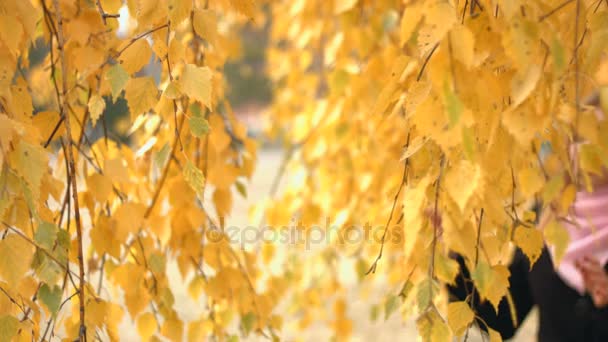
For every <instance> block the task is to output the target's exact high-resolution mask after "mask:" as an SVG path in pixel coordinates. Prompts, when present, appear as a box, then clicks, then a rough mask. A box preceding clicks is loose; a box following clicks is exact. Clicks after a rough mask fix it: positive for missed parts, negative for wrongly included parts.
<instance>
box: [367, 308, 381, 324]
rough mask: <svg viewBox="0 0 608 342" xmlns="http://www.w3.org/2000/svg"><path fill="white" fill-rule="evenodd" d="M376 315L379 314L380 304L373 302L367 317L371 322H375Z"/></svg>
mask: <svg viewBox="0 0 608 342" xmlns="http://www.w3.org/2000/svg"><path fill="white" fill-rule="evenodd" d="M378 316H380V305H378V304H374V305H372V307H371V309H370V311H369V319H370V320H371V321H372V322H375V321H376V320H378Z"/></svg>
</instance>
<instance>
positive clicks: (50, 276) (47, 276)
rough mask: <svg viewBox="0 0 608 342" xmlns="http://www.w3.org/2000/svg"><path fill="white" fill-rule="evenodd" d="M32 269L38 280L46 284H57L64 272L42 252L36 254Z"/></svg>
mask: <svg viewBox="0 0 608 342" xmlns="http://www.w3.org/2000/svg"><path fill="white" fill-rule="evenodd" d="M32 267H33V268H34V269H35V270H36V275H37V276H38V278H40V280H41V281H43V282H45V283H46V284H57V281H59V279H60V277H61V275H62V271H63V269H62V268H61V266H59V265H58V264H57V263H56V262H55V261H54V260H53V259H51V258H49V256H48V255H46V254H45V253H44V252H41V251H37V252H36V254H35V258H34V263H33V265H32Z"/></svg>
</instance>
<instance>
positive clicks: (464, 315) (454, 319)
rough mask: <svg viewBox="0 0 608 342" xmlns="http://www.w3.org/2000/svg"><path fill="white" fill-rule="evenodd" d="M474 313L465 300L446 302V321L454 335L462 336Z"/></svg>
mask: <svg viewBox="0 0 608 342" xmlns="http://www.w3.org/2000/svg"><path fill="white" fill-rule="evenodd" d="M473 318H475V314H474V313H473V310H471V308H470V307H469V304H467V302H452V303H450V304H448V323H449V325H450V329H452V332H453V333H454V335H456V336H462V335H463V334H464V332H465V330H466V329H467V327H468V326H469V325H470V324H471V323H472V322H473Z"/></svg>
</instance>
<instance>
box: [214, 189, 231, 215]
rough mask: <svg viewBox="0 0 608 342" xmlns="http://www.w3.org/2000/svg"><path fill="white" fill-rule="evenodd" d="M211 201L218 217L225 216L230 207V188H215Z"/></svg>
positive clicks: (228, 212)
mask: <svg viewBox="0 0 608 342" xmlns="http://www.w3.org/2000/svg"><path fill="white" fill-rule="evenodd" d="M213 203H214V204H215V209H216V210H217V215H218V217H226V216H228V214H230V210H231V209H232V192H231V191H230V189H215V191H214V192H213Z"/></svg>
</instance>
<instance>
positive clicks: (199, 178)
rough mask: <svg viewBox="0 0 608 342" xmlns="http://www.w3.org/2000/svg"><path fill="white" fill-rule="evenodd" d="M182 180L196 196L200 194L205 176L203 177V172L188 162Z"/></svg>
mask: <svg viewBox="0 0 608 342" xmlns="http://www.w3.org/2000/svg"><path fill="white" fill-rule="evenodd" d="M184 179H185V180H186V182H187V183H188V185H190V187H191V188H192V189H193V190H194V192H196V193H197V194H200V193H201V192H202V191H203V185H204V182H205V176H204V175H203V172H202V171H201V170H199V169H198V168H197V167H196V165H194V164H192V162H191V161H189V160H188V161H187V162H186V166H185V167H184Z"/></svg>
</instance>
